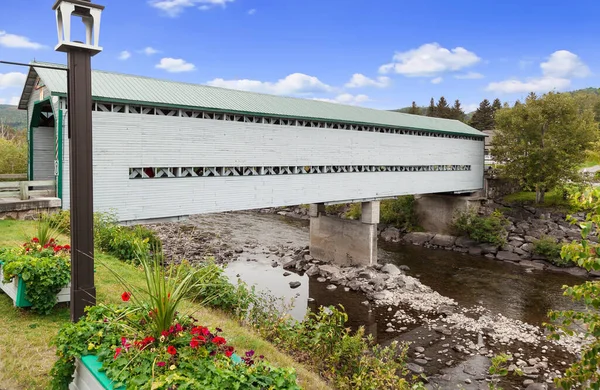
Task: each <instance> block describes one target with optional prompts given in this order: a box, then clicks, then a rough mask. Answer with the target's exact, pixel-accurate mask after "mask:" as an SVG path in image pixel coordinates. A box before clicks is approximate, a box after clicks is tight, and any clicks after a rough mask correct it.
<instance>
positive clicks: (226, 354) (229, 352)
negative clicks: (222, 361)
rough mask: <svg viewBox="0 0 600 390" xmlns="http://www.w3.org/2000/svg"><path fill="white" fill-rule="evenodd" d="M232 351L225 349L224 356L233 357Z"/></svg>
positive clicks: (231, 349)
mask: <svg viewBox="0 0 600 390" xmlns="http://www.w3.org/2000/svg"><path fill="white" fill-rule="evenodd" d="M233 351H234V348H233V347H227V349H226V350H225V356H227V357H231V355H233Z"/></svg>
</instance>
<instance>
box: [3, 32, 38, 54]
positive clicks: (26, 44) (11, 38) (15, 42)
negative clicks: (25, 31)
mask: <svg viewBox="0 0 600 390" xmlns="http://www.w3.org/2000/svg"><path fill="white" fill-rule="evenodd" d="M0 46H4V47H9V48H11V49H34V50H38V49H43V48H45V47H46V46H44V45H42V44H41V43H37V42H31V40H30V39H29V38H27V37H24V36H21V35H14V34H9V33H7V32H6V31H2V30H0Z"/></svg>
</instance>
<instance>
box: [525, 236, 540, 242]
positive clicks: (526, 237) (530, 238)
mask: <svg viewBox="0 0 600 390" xmlns="http://www.w3.org/2000/svg"><path fill="white" fill-rule="evenodd" d="M524 238H525V242H529V243H531V242H535V241H537V238H535V237H533V236H525V237H524Z"/></svg>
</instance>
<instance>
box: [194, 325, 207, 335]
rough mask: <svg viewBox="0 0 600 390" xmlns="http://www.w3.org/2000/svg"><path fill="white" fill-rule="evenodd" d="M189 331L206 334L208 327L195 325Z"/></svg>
mask: <svg viewBox="0 0 600 390" xmlns="http://www.w3.org/2000/svg"><path fill="white" fill-rule="evenodd" d="M190 333H191V334H195V335H202V336H208V335H209V333H210V331H209V330H208V328H205V327H203V326H196V327H195V328H192V330H191V331H190Z"/></svg>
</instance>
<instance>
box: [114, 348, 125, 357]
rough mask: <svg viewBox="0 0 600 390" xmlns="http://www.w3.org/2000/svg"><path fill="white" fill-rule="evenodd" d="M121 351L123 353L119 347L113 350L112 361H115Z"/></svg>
mask: <svg viewBox="0 0 600 390" xmlns="http://www.w3.org/2000/svg"><path fill="white" fill-rule="evenodd" d="M121 351H123V348H121V347H117V349H115V356H114V357H113V360H116V359H117V358H118V357H119V355H120V354H121Z"/></svg>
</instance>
